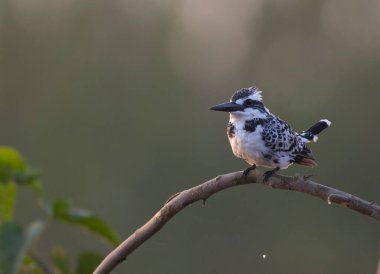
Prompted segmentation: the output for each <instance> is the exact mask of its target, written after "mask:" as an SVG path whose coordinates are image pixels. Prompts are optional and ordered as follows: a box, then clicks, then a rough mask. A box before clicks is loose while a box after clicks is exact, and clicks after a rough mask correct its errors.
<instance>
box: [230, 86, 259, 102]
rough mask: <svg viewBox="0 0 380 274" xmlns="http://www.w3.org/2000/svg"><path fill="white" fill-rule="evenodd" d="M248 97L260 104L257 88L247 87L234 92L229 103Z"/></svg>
mask: <svg viewBox="0 0 380 274" xmlns="http://www.w3.org/2000/svg"><path fill="white" fill-rule="evenodd" d="M248 97H249V98H250V99H252V100H255V101H260V102H261V101H262V100H263V98H262V96H261V90H259V89H258V88H257V87H249V88H242V89H239V90H238V91H236V92H235V94H234V95H233V96H232V97H231V102H236V101H237V100H239V99H242V98H248Z"/></svg>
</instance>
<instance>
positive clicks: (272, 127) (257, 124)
mask: <svg viewBox="0 0 380 274" xmlns="http://www.w3.org/2000/svg"><path fill="white" fill-rule="evenodd" d="M211 110H216V111H224V112H229V113H230V121H229V123H228V125H227V135H228V139H229V141H230V144H231V147H232V151H233V153H234V154H235V156H236V157H239V158H242V159H244V160H245V161H246V162H247V163H249V164H250V165H251V166H250V167H249V168H247V169H246V170H245V171H244V173H243V174H244V175H248V173H249V171H251V170H254V169H255V168H256V165H258V166H264V167H269V168H274V169H272V170H270V171H267V172H265V173H264V180H265V181H267V180H268V178H269V177H270V176H272V175H273V174H275V173H276V172H277V171H278V170H280V169H286V168H288V167H289V166H290V165H291V164H293V163H295V164H299V165H304V166H308V167H315V166H317V163H316V162H315V159H314V157H313V156H312V155H311V150H310V149H309V148H308V147H307V146H306V143H309V142H311V141H313V142H316V141H317V140H318V134H319V133H320V132H321V131H322V130H324V129H326V128H327V127H329V126H330V125H331V122H330V121H329V120H327V119H322V120H320V121H319V122H318V123H316V124H315V125H314V126H312V127H311V128H309V129H308V130H305V131H302V132H301V133H297V132H295V131H294V130H293V129H292V128H291V127H290V126H289V125H288V124H287V123H286V122H284V121H283V120H281V119H280V118H279V117H277V116H276V115H274V114H272V113H270V111H269V109H267V108H266V107H265V106H264V104H263V100H262V97H261V91H260V90H259V89H258V88H256V87H250V88H242V89H240V90H238V91H237V92H235V94H234V95H233V96H232V97H231V100H230V102H228V103H224V104H219V105H216V106H213V107H212V108H211Z"/></svg>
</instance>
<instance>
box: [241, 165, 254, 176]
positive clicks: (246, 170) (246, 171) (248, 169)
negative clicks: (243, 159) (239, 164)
mask: <svg viewBox="0 0 380 274" xmlns="http://www.w3.org/2000/svg"><path fill="white" fill-rule="evenodd" d="M255 169H256V165H255V164H253V165H251V166H250V167H249V168H247V169H245V170H244V171H243V175H244V176H248V174H249V172H250V171H251V170H255Z"/></svg>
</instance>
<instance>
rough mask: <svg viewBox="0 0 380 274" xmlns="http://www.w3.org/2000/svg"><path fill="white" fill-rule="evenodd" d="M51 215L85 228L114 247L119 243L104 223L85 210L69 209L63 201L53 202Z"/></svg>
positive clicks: (114, 234)
mask: <svg viewBox="0 0 380 274" xmlns="http://www.w3.org/2000/svg"><path fill="white" fill-rule="evenodd" d="M51 214H52V217H53V218H54V219H56V220H60V221H63V222H66V223H69V224H73V225H76V226H79V227H82V228H86V229H87V230H89V231H91V232H93V233H95V234H96V235H98V236H100V237H101V238H103V239H104V240H106V241H108V242H109V243H111V244H113V245H115V246H116V245H118V244H119V243H120V240H119V238H118V236H117V235H116V233H115V232H114V231H113V230H112V229H111V228H110V227H109V226H108V225H107V224H106V223H105V222H103V221H102V220H101V219H99V218H97V217H95V216H94V215H92V214H91V213H90V212H89V211H87V210H85V209H80V208H73V207H71V206H70V204H69V203H68V202H67V201H65V200H61V199H60V200H55V201H53V202H52V204H51Z"/></svg>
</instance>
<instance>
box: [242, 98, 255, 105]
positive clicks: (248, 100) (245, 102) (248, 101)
mask: <svg viewBox="0 0 380 274" xmlns="http://www.w3.org/2000/svg"><path fill="white" fill-rule="evenodd" d="M254 103H255V101H254V100H251V99H247V100H245V101H244V105H245V106H252V105H253V104H254Z"/></svg>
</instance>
